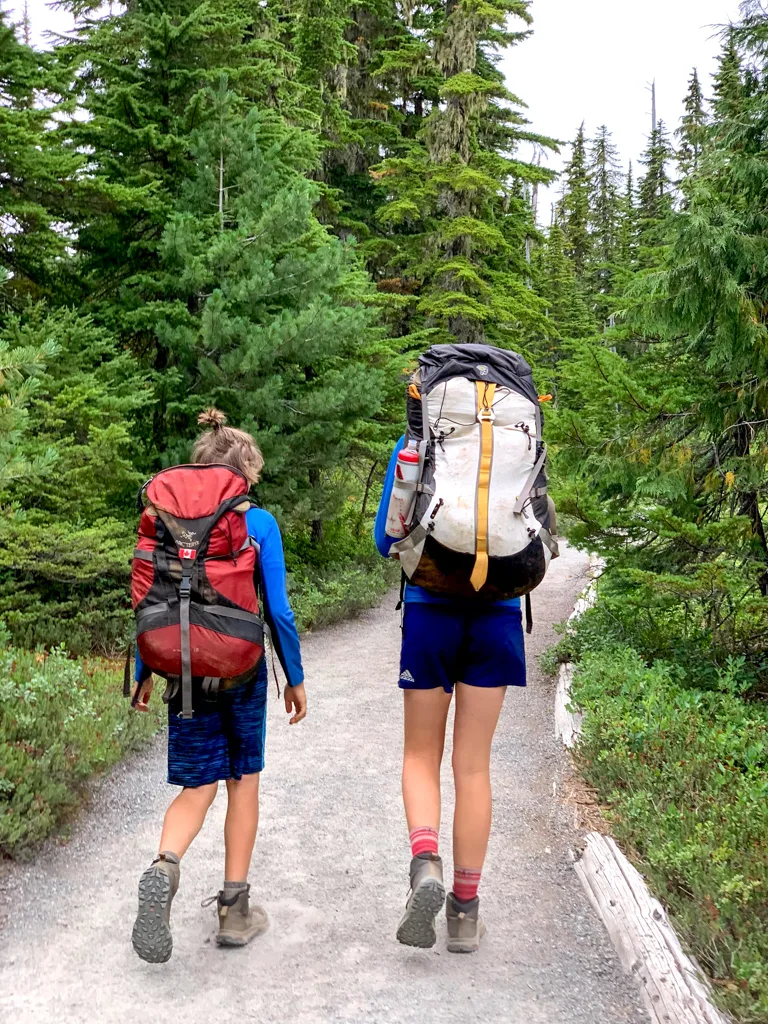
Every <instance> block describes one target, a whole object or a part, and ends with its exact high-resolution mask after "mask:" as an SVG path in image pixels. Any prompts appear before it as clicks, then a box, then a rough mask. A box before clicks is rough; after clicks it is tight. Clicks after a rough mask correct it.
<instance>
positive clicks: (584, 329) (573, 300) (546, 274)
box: [537, 223, 596, 364]
mask: <svg viewBox="0 0 768 1024" xmlns="http://www.w3.org/2000/svg"><path fill="white" fill-rule="evenodd" d="M537 262H538V286H539V293H540V294H541V295H542V297H543V298H544V299H545V301H546V304H547V316H548V317H549V318H550V319H551V320H552V321H553V323H554V325H555V327H556V329H557V336H553V337H551V338H550V340H549V347H548V351H547V352H546V353H545V355H546V361H547V362H548V363H550V364H551V363H554V362H556V361H557V359H558V358H559V357H560V348H561V344H560V343H561V339H574V338H586V337H589V335H591V334H594V333H595V329H596V324H595V319H594V317H593V316H592V314H591V313H590V311H589V309H588V308H587V304H586V302H585V301H584V297H583V295H582V293H581V289H580V288H579V284H578V281H577V279H576V274H575V272H574V269H573V264H572V263H571V261H570V260H569V259H568V256H567V254H566V251H565V235H564V234H563V230H562V228H561V227H560V225H559V224H557V223H555V224H553V225H552V227H551V228H550V229H549V234H548V236H547V241H546V243H545V245H544V246H542V248H541V249H540V250H539V253H538V260H537Z"/></svg>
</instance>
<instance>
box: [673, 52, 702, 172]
mask: <svg viewBox="0 0 768 1024" xmlns="http://www.w3.org/2000/svg"><path fill="white" fill-rule="evenodd" d="M706 135H707V114H706V111H705V109H704V94H703V93H702V90H701V83H700V82H699V75H698V72H697V70H696V68H694V69H693V74H692V75H691V80H690V83H689V86H688V94H687V96H686V97H685V114H684V115H683V118H682V121H681V125H680V128H679V130H678V132H677V137H678V140H679V147H678V150H677V163H678V166H679V168H680V173H681V174H682V176H683V178H690V177H691V176H692V175H693V174H695V173H696V172H697V171H698V169H699V162H700V160H701V154H702V150H703V148H704V142H705V139H706Z"/></svg>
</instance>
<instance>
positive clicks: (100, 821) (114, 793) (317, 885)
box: [0, 551, 646, 1024]
mask: <svg viewBox="0 0 768 1024" xmlns="http://www.w3.org/2000/svg"><path fill="white" fill-rule="evenodd" d="M585 570H586V562H585V559H584V558H583V557H582V556H581V555H579V554H576V553H573V552H568V551H566V552H565V553H564V557H562V558H561V559H560V560H559V561H558V562H556V563H554V565H553V569H552V572H551V574H550V576H549V578H548V580H547V583H546V585H545V586H544V587H543V588H542V589H541V591H540V592H539V593H537V595H536V600H535V604H534V610H535V614H536V620H537V621H536V629H535V631H534V633H533V636H532V637H531V638H529V643H528V648H529V665H530V685H529V687H528V689H527V690H524V691H519V690H510V692H509V694H508V697H507V702H506V706H505V709H504V712H503V716H502V721H501V723H500V726H499V732H498V737H497V742H496V747H495V758H494V762H495V796H496V812H495V825H494V831H493V835H492V837H491V848H490V852H489V859H488V862H487V866H486V871H485V875H484V880H483V888H482V899H483V908H484V914H485V917H486V920H487V922H488V929H489V931H488V936H487V938H486V940H485V944H484V946H483V949H482V950H481V952H480V954H478V955H477V956H469V957H456V956H451V955H449V954H447V953H446V952H445V950H444V938H443V936H444V924H443V925H442V926H441V929H440V930H439V932H438V934H439V939H438V945H437V946H436V947H435V948H434V950H432V951H417V950H411V949H408V948H405V947H402V946H399V945H398V944H397V943H396V942H395V941H394V932H395V928H396V926H397V921H398V918H399V914H400V912H401V908H402V905H403V903H404V900H405V897H406V894H407V867H408V860H409V854H408V848H407V837H406V830H405V824H404V820H403V814H402V809H401V806H400V796H399V759H400V750H401V707H400V696H399V691H398V689H397V682H396V680H397V674H398V673H397V655H398V642H399V629H398V619H397V616H396V614H395V612H394V609H393V607H392V605H393V602H392V601H391V600H390V599H388V600H387V601H386V602H385V603H384V604H383V605H382V606H381V607H380V608H379V609H376V610H374V611H372V612H369V613H367V614H366V615H364V616H363V617H361V618H360V619H358V620H356V621H353V622H349V623H346V624H344V625H342V626H339V627H337V628H334V629H331V630H328V631H326V632H323V633H321V634H317V635H315V636H312V637H309V638H308V639H307V641H306V644H305V661H306V668H307V684H308V685H307V688H308V693H309V699H310V718H308V720H307V722H306V723H305V724H304V725H303V726H301V727H299V728H292V729H289V728H288V727H287V726H286V725H285V723H284V721H283V718H284V712H283V710H282V707H281V706H280V705H278V702H277V701H275V700H273V701H272V703H271V709H270V721H269V736H268V741H267V770H266V772H265V774H264V779H263V783H262V785H263V789H262V793H263V815H262V828H261V832H260V836H259V840H258V843H257V848H256V853H255V854H254V863H253V871H252V878H251V880H252V882H253V886H254V890H255V893H256V894H257V895H258V897H259V898H261V899H263V902H264V903H265V905H266V907H267V909H268V911H269V913H270V916H271V919H272V928H271V930H270V932H269V933H268V934H267V935H266V936H265V937H264V938H263V939H260V940H258V941H257V942H256V943H254V944H253V945H252V946H251V947H249V948H247V949H244V950H229V951H222V950H219V949H217V947H216V946H215V944H213V943H212V942H211V936H212V934H213V929H214V923H215V919H214V911H213V910H212V909H211V908H209V909H207V910H203V909H201V907H200V901H201V899H202V898H204V897H206V896H208V895H210V894H212V893H213V892H215V891H216V889H217V888H218V886H219V884H220V881H221V870H222V856H221V845H220V836H221V830H222V822H223V816H224V808H225V802H226V801H225V798H223V795H222V796H220V797H219V800H217V802H216V804H215V805H214V808H213V810H212V812H211V816H210V819H209V821H208V823H207V825H206V827H205V829H204V831H203V833H202V835H201V836H200V837H199V839H198V841H197V842H196V843H195V845H194V846H193V848H192V850H191V851H190V853H189V855H188V856H187V858H186V859H185V861H184V865H183V870H182V883H181V889H180V891H179V895H178V897H177V899H176V901H175V903H174V907H173V925H174V942H175V948H174V954H173V958H172V960H171V961H170V963H168V964H166V965H159V966H150V965H147V964H145V963H142V962H141V961H140V960H138V958H137V957H136V956H135V955H134V953H133V951H132V949H131V945H130V930H131V925H132V922H133V914H134V910H135V887H136V881H137V879H138V876H139V874H140V873H141V871H142V870H143V868H144V867H145V866H146V864H147V863H148V862H149V860H150V859H151V857H152V856H153V855H154V853H155V850H156V845H155V844H156V842H157V839H158V836H159V826H160V822H161V819H162V815H163V812H164V809H165V806H166V804H167V802H168V798H169V794H170V792H171V791H170V790H169V788H168V787H167V786H166V785H165V784H164V767H165V766H164V755H165V752H164V747H163V741H162V737H161V738H160V741H158V742H157V743H156V744H155V745H154V747H153V748H152V749H151V751H150V752H149V753H145V754H144V755H143V756H141V757H140V758H137V759H135V760H134V761H133V762H132V763H129V764H126V765H124V766H122V767H121V768H119V769H118V770H117V771H116V772H115V773H114V774H113V775H112V777H111V778H110V779H109V780H107V781H106V782H105V783H104V784H103V785H102V786H100V788H99V792H98V794H97V796H96V800H95V805H94V808H93V811H92V813H91V814H90V815H89V816H88V820H87V821H86V822H84V823H83V825H82V826H81V827H80V828H79V829H78V831H77V833H76V835H75V836H74V838H73V839H72V841H71V842H70V843H69V844H68V845H67V846H66V847H51V848H50V849H48V850H47V851H46V852H44V853H43V854H42V855H41V857H40V858H39V859H38V861H37V862H36V863H35V864H33V865H30V866H26V867H22V868H14V869H13V870H12V872H11V873H10V875H8V876H6V877H5V878H4V879H3V886H2V887H3V889H4V893H3V895H4V897H5V900H6V903H7V904H8V911H9V917H8V922H7V924H6V927H5V929H4V931H3V932H2V934H0V1020H2V1021H8V1022H13V1024H49V1022H50V1024H84V1022H86V1021H88V1022H92V1024H134V1022H135V1024H139V1022H144V1021H150V1022H152V1024H214V1022H222V1024H227V1022H230V1021H232V1022H234V1021H238V1022H239V1021H259V1022H261V1024H273V1022H274V1024H327V1022H328V1024H330V1022H333V1024H358V1022H359V1024H435V1022H437V1021H440V1022H441V1024H453V1022H456V1024H458V1022H482V1024H545V1022H546V1024H577V1022H579V1024H581V1022H583V1024H624V1022H628V1021H643V1020H645V1019H646V1018H645V1015H644V1013H643V1011H642V1010H641V1009H639V1007H640V998H639V994H638V993H637V992H636V990H635V988H634V986H633V984H632V982H631V981H630V980H629V979H627V978H626V977H625V976H624V975H623V974H622V972H621V969H620V967H619V964H618V960H617V958H616V956H615V955H614V952H613V950H612V948H611V946H610V945H609V942H608V940H607V938H606V937H605V935H604V933H603V930H602V927H601V925H600V924H599V922H598V920H597V918H596V917H595V916H594V915H593V913H592V911H591V909H590V907H589V905H588V904H587V901H586V898H585V897H584V896H583V894H582V892H581V889H580V887H579V884H578V881H577V879H576V876H575V874H574V872H573V870H572V868H571V866H570V860H569V848H570V846H571V845H572V844H573V843H574V842H575V841H576V840H577V838H578V836H577V835H576V834H575V833H574V832H573V831H572V830H571V827H570V825H569V818H570V815H569V814H567V813H566V812H565V810H564V809H563V808H562V807H561V805H560V803H559V801H558V799H557V797H556V795H555V794H556V792H557V788H558V784H559V780H560V778H561V775H562V772H563V769H564V756H563V754H562V753H561V751H560V750H559V749H558V747H557V744H556V743H555V740H554V736H553V717H552V716H553V695H554V687H553V684H552V683H551V682H550V681H548V680H545V679H543V678H542V677H541V675H540V674H539V673H538V671H537V669H536V660H535V659H536V655H537V654H538V653H539V652H540V651H542V650H543V649H544V648H546V647H547V646H548V645H549V644H550V643H551V642H552V639H553V632H552V626H553V624H554V623H556V622H558V621H560V620H562V619H563V618H565V617H566V616H567V614H568V613H569V611H570V609H571V607H572V605H573V599H574V597H575V595H576V593H577V591H578V590H580V589H581V587H582V586H583V582H584V574H585ZM449 765H450V756H447V757H446V767H448V766H449ZM447 782H448V776H447V774H446V783H447ZM446 792H448V789H447V787H446ZM450 812H451V808H450V806H449V807H446V814H445V821H446V822H450ZM441 842H442V852H443V854H444V855H445V857H446V860H448V861H450V845H449V844H450V828H449V827H446V825H444V826H443V831H442V835H441Z"/></svg>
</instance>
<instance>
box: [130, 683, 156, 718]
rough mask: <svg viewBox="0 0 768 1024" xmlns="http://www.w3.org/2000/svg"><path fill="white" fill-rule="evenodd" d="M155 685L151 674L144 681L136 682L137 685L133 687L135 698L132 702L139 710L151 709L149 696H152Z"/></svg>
mask: <svg viewBox="0 0 768 1024" xmlns="http://www.w3.org/2000/svg"><path fill="white" fill-rule="evenodd" d="M154 687H155V682H154V680H153V678H152V676H150V677H149V679H145V680H144V682H143V683H136V686H135V687H134V689H133V700H132V702H131V703H132V704H133V707H134V708H135V709H136V710H137V711H149V708H148V707H147V704H148V703H149V698H150V697H151V696H152V690H153V689H154Z"/></svg>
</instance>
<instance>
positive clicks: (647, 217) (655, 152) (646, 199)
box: [637, 121, 674, 268]
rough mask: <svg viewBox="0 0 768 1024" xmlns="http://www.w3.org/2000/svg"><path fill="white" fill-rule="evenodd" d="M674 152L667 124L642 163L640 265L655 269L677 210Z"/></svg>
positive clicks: (661, 124)
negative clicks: (671, 168)
mask: <svg viewBox="0 0 768 1024" xmlns="http://www.w3.org/2000/svg"><path fill="white" fill-rule="evenodd" d="M673 158H674V151H673V149H672V146H671V144H670V141H669V135H668V133H667V130H666V127H665V125H664V122H663V121H659V123H658V124H657V126H656V127H655V128H654V130H653V131H652V132H651V136H650V138H649V140H648V148H647V149H646V151H645V154H644V155H643V157H642V160H641V163H642V164H643V166H644V167H645V168H646V171H645V174H644V175H643V177H642V178H641V179H640V183H639V186H638V192H637V195H638V211H637V212H638V229H639V264H640V266H641V267H644V268H645V267H654V266H657V265H658V262H659V260H660V258H661V247H662V246H663V244H664V242H665V240H666V231H667V225H668V221H669V217H670V214H671V213H672V210H673V207H674V193H673V187H672V181H671V179H670V177H669V171H668V168H669V165H670V163H671V162H672V160H673Z"/></svg>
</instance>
